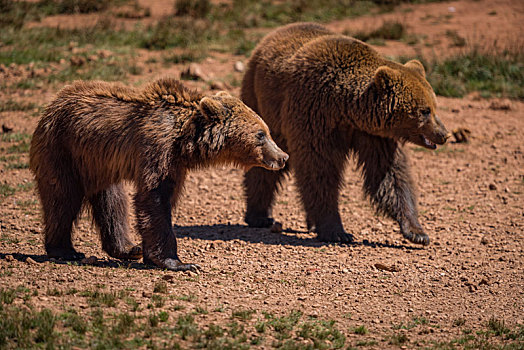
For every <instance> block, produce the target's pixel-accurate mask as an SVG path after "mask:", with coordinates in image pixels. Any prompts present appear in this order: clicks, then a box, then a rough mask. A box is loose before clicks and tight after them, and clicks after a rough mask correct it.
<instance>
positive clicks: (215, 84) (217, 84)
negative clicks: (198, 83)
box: [209, 80, 228, 90]
mask: <svg viewBox="0 0 524 350" xmlns="http://www.w3.org/2000/svg"><path fill="white" fill-rule="evenodd" d="M209 87H210V88H211V89H213V90H228V86H227V85H226V84H225V83H224V82H222V81H216V80H214V81H211V82H210V83H209Z"/></svg>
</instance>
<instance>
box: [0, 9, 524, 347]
mask: <svg viewBox="0 0 524 350" xmlns="http://www.w3.org/2000/svg"><path fill="white" fill-rule="evenodd" d="M451 7H453V8H454V12H452V15H453V16H452V17H450V18H448V20H445V21H439V22H438V23H432V22H431V21H432V20H434V19H435V18H439V17H442V16H444V17H445V16H446V15H447V14H449V13H451V12H450V8H451ZM406 8H407V7H406V6H404V7H402V8H400V9H398V10H396V11H395V13H394V14H385V15H381V16H379V17H374V18H370V17H363V18H359V19H355V20H346V21H337V22H333V23H331V24H330V27H331V28H333V29H334V30H337V31H340V32H342V31H343V30H347V29H348V28H350V27H351V28H359V27H361V28H371V27H373V26H376V25H377V23H381V21H382V20H384V19H388V18H402V19H404V20H405V21H407V22H408V23H409V30H410V31H412V32H413V33H418V34H424V35H425V36H426V38H425V39H424V40H426V41H430V42H433V43H437V42H438V44H435V45H433V46H432V48H431V50H435V52H437V53H439V54H441V53H445V52H446V51H447V50H448V48H449V43H447V42H446V40H447V39H446V38H447V37H446V35H445V32H446V30H449V29H454V30H457V31H458V32H459V34H460V35H462V36H464V37H465V38H467V39H468V40H469V39H470V38H475V39H478V40H484V39H485V40H495V39H496V40H499V42H500V41H501V40H514V38H513V36H512V35H515V33H516V31H517V30H520V29H519V28H520V27H521V24H518V23H523V22H522V21H523V19H524V18H523V8H524V6H523V4H522V2H520V1H509V0H508V1H503V0H497V1H454V2H449V3H434V4H428V5H419V6H414V5H411V6H409V8H411V9H412V10H406ZM158 11H159V10H158V9H156V8H155V9H153V12H154V13H156V12H158ZM493 11H495V12H496V14H495V15H493V14H490V13H492V12H493ZM429 15H431V19H430V17H429ZM377 18H378V19H377ZM377 48H378V49H379V50H380V51H381V52H383V53H385V54H388V55H399V54H403V55H410V54H414V53H416V52H417V50H422V51H423V52H425V53H428V54H431V53H430V52H429V51H427V52H426V51H424V50H426V47H425V46H424V44H423V43H420V44H417V45H415V46H409V45H406V44H402V43H389V42H388V43H387V44H386V46H380V47H377ZM417 48H418V49H417ZM427 50H430V49H429V48H427ZM142 55H143V57H146V56H147V55H148V53H147V52H143V53H142ZM236 60H244V61H245V58H244V57H240V56H237V57H233V56H228V55H225V54H212V57H210V58H208V59H206V60H204V61H203V62H201V63H200V66H201V68H202V70H203V71H204V72H205V73H206V74H210V75H212V76H214V77H216V78H219V79H220V78H223V77H225V76H226V75H228V74H229V75H231V74H233V75H234V76H235V77H238V78H239V79H240V78H241V76H242V74H241V73H238V72H234V70H233V63H234V62H235V61H236ZM143 61H144V62H145V59H143ZM145 64H146V63H144V65H145ZM148 68H149V69H146V70H144V73H143V74H142V75H140V76H138V77H133V78H132V82H136V83H141V82H144V81H147V80H150V79H152V78H154V77H157V76H161V75H164V74H175V75H178V74H179V73H180V71H181V70H182V69H183V68H184V67H183V66H173V67H169V68H165V67H163V66H162V65H160V64H153V63H151V64H149V66H148ZM188 85H191V86H194V87H196V88H200V89H205V87H206V85H205V84H204V83H202V82H190V83H188ZM231 91H232V92H233V93H236V94H238V87H236V88H232V89H231ZM54 92H55V91H52V90H51V91H50V90H48V89H45V88H43V89H42V91H39V90H33V91H32V94H33V95H28V94H29V93H28V92H21V91H19V92H16V93H14V94H12V97H13V98H16V99H21V100H33V99H34V100H35V101H40V102H48V101H50V100H51V99H52V97H53V94H54ZM1 95H2V97H3V98H6V93H4V92H2V93H1ZM7 97H9V95H7ZM438 101H439V108H438V112H439V115H440V116H441V119H442V120H443V121H444V123H445V124H446V126H447V127H448V128H449V129H450V130H451V129H454V128H457V127H465V128H468V129H469V130H470V131H471V138H470V142H469V143H453V142H451V143H449V144H447V145H445V146H444V147H441V148H439V150H437V151H434V152H429V151H424V150H421V149H420V148H419V147H416V146H413V145H407V146H406V148H407V152H408V154H409V156H410V159H411V163H412V168H413V175H414V178H415V181H416V183H417V186H418V190H419V209H420V219H421V222H422V224H423V226H424V227H425V229H426V230H427V232H428V234H429V235H430V238H431V240H432V243H431V245H430V246H428V247H424V248H422V247H419V246H415V245H412V244H410V243H409V242H407V241H405V240H404V239H402V237H401V235H400V233H399V229H398V227H397V225H396V224H395V223H394V222H392V221H391V220H389V219H386V218H382V217H377V216H375V215H374V213H373V209H372V208H371V206H370V205H369V203H368V202H367V201H366V200H365V199H363V197H362V192H361V179H360V176H359V174H358V172H356V171H355V164H354V162H353V161H352V160H351V161H349V163H348V167H347V171H346V175H345V180H346V181H345V187H344V189H343V191H342V197H341V213H342V217H343V222H344V226H345V227H346V229H347V230H348V231H349V232H351V233H352V234H353V235H354V236H355V238H356V243H355V244H352V245H349V246H341V245H331V244H324V243H321V242H319V241H317V240H316V239H315V235H314V234H311V233H308V232H307V230H306V226H305V219H304V212H303V210H302V207H301V204H300V202H299V199H298V197H297V192H296V190H295V186H294V182H293V178H292V177H291V178H289V179H288V180H287V181H286V182H285V184H284V185H283V188H282V191H281V193H280V195H279V196H278V199H277V204H276V206H275V208H274V215H275V218H276V219H277V220H279V221H280V222H282V223H283V226H284V232H283V233H272V232H270V231H269V230H266V229H249V228H247V226H246V225H245V224H244V223H243V214H244V210H245V204H244V197H243V192H242V185H241V183H242V177H243V172H242V171H241V170H237V169H231V168H227V167H222V168H216V169H208V170H203V171H199V172H194V173H191V174H190V175H189V177H188V179H187V184H186V191H185V193H184V195H183V197H182V199H181V201H180V205H179V207H178V208H177V209H176V212H175V213H174V224H175V229H176V232H177V235H178V237H179V238H178V242H179V254H180V256H181V258H182V259H183V260H184V261H188V262H194V263H198V264H199V265H200V266H201V267H202V268H203V273H202V274H201V276H199V277H194V276H193V277H192V276H186V275H184V274H182V273H173V272H167V271H161V270H158V269H150V268H146V267H145V266H144V265H142V264H141V263H133V264H124V265H123V266H124V267H123V268H122V267H119V266H120V265H119V264H120V262H118V261H115V260H112V259H110V258H108V256H107V255H106V254H105V253H104V252H103V251H102V250H101V247H100V243H99V240H98V237H97V234H96V232H95V230H94V228H93V227H92V226H91V221H90V218H89V217H88V216H87V215H84V217H83V219H82V220H81V221H80V223H79V225H78V227H77V230H76V237H75V245H76V247H77V248H78V249H79V250H81V251H82V252H84V253H85V254H86V255H87V256H95V257H96V261H95V262H94V263H93V264H91V265H81V266H76V265H70V264H62V263H60V262H56V261H50V260H49V259H47V257H46V256H45V252H44V249H43V245H42V242H41V240H42V237H41V230H42V224H41V221H40V216H39V204H38V202H37V200H38V198H37V196H36V194H35V193H34V190H33V189H31V188H30V186H27V184H30V183H31V181H32V175H31V173H30V172H29V170H28V169H8V168H7V163H6V162H0V179H1V180H0V183H6V184H9V185H10V186H12V187H15V188H17V189H18V190H17V191H16V193H15V194H13V195H11V196H8V197H4V198H0V213H1V214H0V235H1V239H0V272H2V271H3V272H5V271H11V272H10V274H5V273H4V274H2V277H1V278H0V287H6V286H11V287H15V286H19V285H23V286H26V287H28V288H31V289H37V290H40V293H39V295H38V296H36V297H34V298H33V299H32V300H33V303H34V304H35V305H36V306H37V307H47V308H51V309H54V310H66V309H68V308H70V307H74V308H80V309H84V308H85V307H86V305H85V300H84V299H82V298H76V297H72V296H68V295H61V296H49V295H46V293H45V291H46V290H48V289H49V288H59V289H61V290H68V289H70V288H73V287H74V288H76V289H78V290H84V289H89V288H92V287H93V286H94V285H95V284H104V285H105V286H106V288H107V289H109V290H114V291H118V290H122V289H125V288H130V289H133V290H134V291H133V292H132V295H133V297H134V298H135V299H136V300H137V301H139V302H140V303H142V304H143V305H146V304H147V303H148V300H149V297H150V293H151V291H152V289H153V285H154V284H155V283H156V282H158V281H159V280H161V279H163V278H164V279H167V280H170V282H171V283H170V284H169V293H170V294H173V295H194V300H193V301H180V300H169V301H168V302H167V303H168V304H167V306H166V309H168V310H170V309H169V305H170V303H171V304H174V303H184V304H185V306H186V310H184V311H183V312H187V311H188V310H191V309H192V308H195V307H196V306H204V307H206V308H207V309H208V310H213V309H215V308H217V307H223V308H224V309H225V310H226V312H223V313H218V312H210V313H209V314H201V315H198V316H195V317H196V320H197V322H198V323H199V324H206V323H210V322H218V323H226V322H227V320H228V317H229V315H230V314H231V310H237V309H245V308H251V309H254V310H257V311H258V312H261V311H262V310H267V311H270V312H274V313H276V314H280V315H282V314H288V313H289V312H290V311H291V310H301V311H303V312H304V314H305V315H312V316H316V317H321V318H324V319H334V320H336V321H337V325H338V328H339V329H340V330H341V331H342V332H343V333H344V334H345V335H346V336H347V338H348V339H347V344H354V343H355V341H356V340H357V338H358V339H361V337H362V336H360V335H356V334H353V333H352V332H351V331H350V330H351V329H352V328H354V327H357V326H359V325H365V326H366V327H367V329H368V330H369V334H368V335H366V336H365V337H366V339H376V340H378V341H379V345H376V347H378V348H382V347H384V346H388V345H387V344H388V343H387V342H386V343H384V342H383V339H384V338H385V337H387V336H388V335H389V334H392V333H393V332H394V331H395V330H396V326H395V325H397V326H398V325H399V324H409V323H410V322H413V320H414V319H417V318H418V319H421V318H424V319H426V320H427V321H428V323H427V324H420V325H417V327H416V329H415V330H405V329H401V330H399V331H400V332H405V333H406V334H408V335H409V341H408V342H407V343H406V344H405V347H406V348H412V347H414V346H415V345H416V344H417V343H418V342H421V341H424V342H430V341H443V340H451V339H456V338H457V337H458V336H460V335H461V334H462V333H461V331H462V328H463V327H456V326H454V321H456V320H458V319H463V320H464V327H467V328H469V329H473V330H479V329H483V328H485V324H486V322H487V321H488V320H489V319H490V318H492V317H496V318H499V319H503V320H505V322H506V324H507V325H508V326H511V327H514V326H516V325H517V324H524V233H523V231H524V208H523V203H524V201H523V200H524V196H523V192H524V155H523V152H524V141H523V138H522V131H523V130H524V118H523V113H524V103H523V102H520V101H514V100H513V101H509V100H499V99H488V100H486V99H479V98H477V97H476V96H475V95H471V96H469V97H467V98H464V99H451V98H443V97H440V98H439V99H438ZM37 120H38V116H34V115H32V113H30V112H16V113H15V112H2V113H0V124H5V125H8V126H9V127H11V128H13V129H14V131H15V132H17V133H24V132H25V133H31V132H32V130H33V128H34V126H35V125H36V122H37ZM12 145H13V143H11V142H7V141H2V142H0V150H1V151H0V155H1V156H8V155H9V152H8V149H9V147H10V146H12ZM21 159H22V160H23V161H28V156H27V153H24V154H23V155H22V158H21ZM27 187H29V188H27ZM136 239H137V241H138V237H136ZM11 257H12V258H11ZM29 258H31V259H29ZM377 264H378V265H377ZM388 270H391V271H388ZM166 276H167V277H166ZM169 276H173V278H172V279H170V277H169ZM122 307H123V306H122ZM169 312H170V313H172V314H174V315H176V314H177V312H178V313H179V312H182V311H169ZM397 328H398V327H397ZM389 346H392V345H389Z"/></svg>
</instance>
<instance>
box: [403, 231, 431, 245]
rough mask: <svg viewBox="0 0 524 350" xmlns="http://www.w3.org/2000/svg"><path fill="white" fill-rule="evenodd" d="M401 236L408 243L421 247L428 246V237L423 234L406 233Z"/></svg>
mask: <svg viewBox="0 0 524 350" xmlns="http://www.w3.org/2000/svg"><path fill="white" fill-rule="evenodd" d="M402 235H403V236H404V238H406V239H407V240H408V241H410V242H413V243H416V244H422V245H429V236H428V235H427V234H425V233H412V232H407V233H402Z"/></svg>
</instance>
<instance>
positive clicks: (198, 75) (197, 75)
mask: <svg viewBox="0 0 524 350" xmlns="http://www.w3.org/2000/svg"><path fill="white" fill-rule="evenodd" d="M180 78H181V79H185V80H208V79H207V76H206V75H205V74H204V73H203V72H202V68H200V66H199V65H198V64H196V63H191V64H190V65H189V66H188V67H187V68H186V69H185V70H183V71H182V72H181V73H180Z"/></svg>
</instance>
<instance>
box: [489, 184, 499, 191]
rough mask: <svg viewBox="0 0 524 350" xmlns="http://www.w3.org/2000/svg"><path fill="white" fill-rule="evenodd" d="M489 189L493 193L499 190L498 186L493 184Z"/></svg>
mask: <svg viewBox="0 0 524 350" xmlns="http://www.w3.org/2000/svg"><path fill="white" fill-rule="evenodd" d="M489 189H490V190H491V191H496V190H497V185H495V184H493V183H491V184H489Z"/></svg>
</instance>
